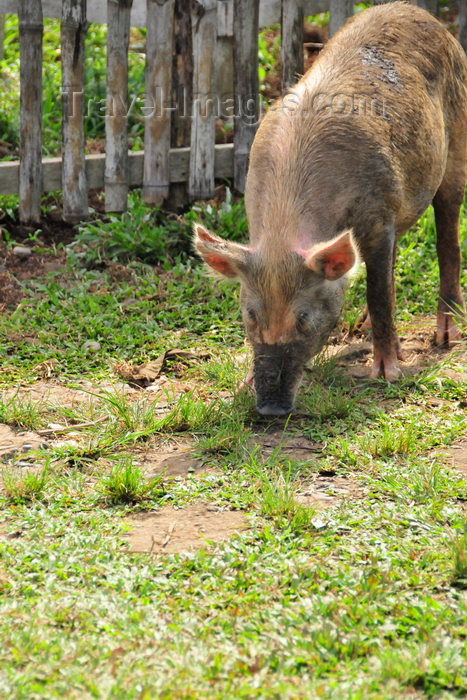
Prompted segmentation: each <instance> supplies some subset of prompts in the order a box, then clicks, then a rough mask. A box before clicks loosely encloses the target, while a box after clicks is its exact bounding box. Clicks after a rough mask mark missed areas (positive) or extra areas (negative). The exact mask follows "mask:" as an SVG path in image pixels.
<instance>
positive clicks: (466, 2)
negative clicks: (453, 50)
mask: <svg viewBox="0 0 467 700" xmlns="http://www.w3.org/2000/svg"><path fill="white" fill-rule="evenodd" d="M459 42H460V44H461V46H463V48H464V51H465V53H467V0H459Z"/></svg>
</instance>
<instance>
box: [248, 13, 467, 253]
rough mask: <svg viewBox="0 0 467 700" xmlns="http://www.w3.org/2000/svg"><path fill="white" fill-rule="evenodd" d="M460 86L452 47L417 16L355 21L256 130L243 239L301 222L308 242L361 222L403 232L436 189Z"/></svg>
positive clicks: (459, 105) (460, 60)
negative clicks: (389, 221)
mask: <svg viewBox="0 0 467 700" xmlns="http://www.w3.org/2000/svg"><path fill="white" fill-rule="evenodd" d="M466 78H467V60H466V58H465V55H464V52H463V51H462V49H461V47H460V46H459V45H458V44H457V42H456V41H455V39H454V38H453V37H451V36H450V35H449V34H448V32H447V31H446V30H445V29H444V28H443V27H442V26H441V24H440V23H439V22H438V21H437V20H436V19H434V18H433V17H431V16H430V15H429V14H428V13H427V12H425V11H423V10H421V9H420V8H417V7H414V6H409V5H406V4H405V3H398V2H396V3H390V4H388V5H383V6H379V7H375V8H372V9H371V10H367V11H365V12H363V13H362V14H361V15H357V16H356V17H354V18H353V20H352V21H350V22H348V23H347V24H346V26H345V27H344V28H343V29H341V30H340V31H339V32H338V33H337V34H336V35H335V37H334V38H333V39H332V40H331V41H330V42H329V43H328V45H327V46H326V48H325V49H324V50H323V52H322V54H321V55H320V57H319V59H318V60H317V61H316V63H315V65H314V66H313V68H312V69H311V70H310V71H308V73H306V74H305V76H304V77H303V78H302V79H301V80H300V81H299V82H298V83H297V85H296V86H295V87H294V88H293V89H292V91H291V96H290V98H289V103H288V104H287V101H286V102H285V104H283V103H280V104H278V105H276V107H275V109H273V110H271V111H270V112H269V113H268V114H267V115H266V117H265V119H264V120H263V122H262V123H261V125H260V128H259V130H258V134H257V137H256V139H255V143H254V146H253V149H252V154H251V161H250V172H249V176H248V183H247V192H246V202H247V211H248V216H249V220H250V229H251V232H252V238H253V239H254V238H255V236H268V235H271V236H274V237H275V239H276V241H277V240H280V239H281V236H283V237H285V236H287V235H288V234H287V230H286V228H287V227H284V226H283V225H282V224H281V223H277V222H282V221H284V219H287V220H288V221H290V222H292V224H295V225H296V226H298V227H300V225H301V224H300V222H301V221H303V220H304V219H308V220H309V221H312V222H313V225H314V226H315V229H316V230H314V231H312V232H311V235H312V236H313V237H318V238H328V237H330V236H332V235H334V233H335V231H336V230H338V229H339V228H341V227H342V226H347V225H349V226H354V227H357V228H358V226H360V225H361V221H362V218H364V219H365V220H366V221H367V222H368V224H367V225H368V226H369V227H371V225H372V222H373V219H375V218H377V217H380V216H381V211H382V210H384V211H386V212H387V215H388V217H390V216H392V217H393V218H394V219H396V228H397V229H398V230H404V229H405V228H407V227H408V226H409V225H410V224H411V223H412V222H413V221H414V220H416V218H417V217H418V216H419V215H420V213H421V212H422V211H423V210H424V209H425V208H426V206H427V205H428V204H429V203H430V201H431V198H432V197H433V195H434V193H435V192H436V189H437V187H438V186H439V183H440V181H441V179H442V176H443V172H444V167H445V161H446V151H447V146H448V140H449V136H450V133H451V130H454V128H458V125H459V123H461V122H462V121H463V122H464V124H465V121H466V116H467V115H466V104H467V96H466ZM456 125H457V126H456ZM271 222H272V223H271ZM362 235H364V232H363V233H362Z"/></svg>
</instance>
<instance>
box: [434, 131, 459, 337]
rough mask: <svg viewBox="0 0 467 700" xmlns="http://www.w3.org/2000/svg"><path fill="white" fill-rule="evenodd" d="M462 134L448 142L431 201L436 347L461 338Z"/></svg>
mask: <svg viewBox="0 0 467 700" xmlns="http://www.w3.org/2000/svg"><path fill="white" fill-rule="evenodd" d="M463 131H465V132H466V133H465V134H462V136H461V138H460V139H457V141H456V143H455V145H454V146H453V145H452V141H451V144H450V150H449V153H448V159H447V164H446V170H445V173H444V178H443V181H442V182H441V185H440V186H439V188H438V191H437V192H436V194H435V197H434V199H433V207H434V210H435V221H436V249H437V253H438V263H439V276H440V291H439V301H438V315H437V329H436V342H437V343H438V345H449V343H450V342H452V341H455V340H459V339H460V337H461V332H460V330H459V328H458V327H457V325H456V324H455V322H454V317H455V316H458V317H459V316H462V315H463V310H464V300H463V298H462V291H461V287H460V270H461V250H460V243H459V213H460V208H461V205H462V201H463V198H464V189H465V176H466V169H465V161H466V157H467V131H466V130H465V128H464V129H463ZM459 142H460V143H459Z"/></svg>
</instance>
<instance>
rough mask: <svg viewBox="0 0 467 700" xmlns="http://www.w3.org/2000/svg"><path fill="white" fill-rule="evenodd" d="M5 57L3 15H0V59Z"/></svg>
mask: <svg viewBox="0 0 467 700" xmlns="http://www.w3.org/2000/svg"><path fill="white" fill-rule="evenodd" d="M4 58H5V15H0V61H3V59H4Z"/></svg>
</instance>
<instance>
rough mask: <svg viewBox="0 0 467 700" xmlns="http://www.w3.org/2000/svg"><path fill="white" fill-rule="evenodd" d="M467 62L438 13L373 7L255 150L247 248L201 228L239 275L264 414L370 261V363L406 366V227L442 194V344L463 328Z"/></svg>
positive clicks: (272, 409) (220, 266) (289, 386)
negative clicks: (397, 281)
mask: <svg viewBox="0 0 467 700" xmlns="http://www.w3.org/2000/svg"><path fill="white" fill-rule="evenodd" d="M466 82H467V60H466V56H465V54H464V52H463V50H462V49H461V47H460V45H459V44H458V43H457V42H456V40H455V39H454V38H453V37H452V36H451V35H450V34H449V33H448V32H447V31H446V30H445V29H444V28H443V27H442V25H441V24H440V23H439V22H438V21H437V20H436V19H435V18H434V17H432V16H431V15H429V14H428V13H427V12H425V11H424V10H422V9H420V8H418V7H414V6H410V5H407V4H405V3H402V2H393V3H389V4H387V5H382V6H379V7H373V8H371V9H368V10H365V11H364V12H361V13H360V14H358V15H357V16H356V17H354V18H353V19H352V20H351V21H349V22H348V23H347V24H346V25H345V27H343V29H341V30H340V31H339V32H338V33H337V34H336V35H335V36H334V38H333V39H332V40H331V41H330V42H329V43H328V44H327V46H326V48H325V49H324V51H323V52H322V54H321V55H320V57H319V59H318V60H317V61H316V63H315V64H314V66H313V67H312V69H311V70H310V71H308V73H306V74H305V75H304V77H303V78H302V79H301V80H300V81H299V82H298V83H297V85H296V86H295V87H294V88H293V89H292V90H291V91H290V93H289V94H288V95H286V96H285V97H284V98H283V99H282V100H281V101H280V102H279V103H278V104H276V105H275V106H273V107H271V109H270V110H269V112H268V113H267V115H266V116H265V118H264V119H263V121H262V122H261V125H260V127H259V129H258V132H257V134H256V138H255V141H254V143H253V147H252V150H251V156H250V166H249V171H248V178H247V183H246V192H245V204H246V210H247V216H248V224H249V230H250V242H249V244H248V245H238V244H235V243H231V242H228V241H225V240H223V239H221V238H218V237H217V236H215V235H213V234H212V233H210V232H209V231H207V230H206V229H205V228H204V227H203V226H200V225H197V226H195V247H196V250H197V252H198V253H199V255H200V256H201V257H202V258H203V260H204V261H205V263H206V264H207V265H208V266H210V267H211V268H213V269H214V270H215V271H217V272H218V273H221V274H222V275H225V276H226V277H230V278H235V279H238V280H240V283H241V305H242V313H243V320H244V323H245V327H246V332H247V334H248V338H249V340H250V342H251V344H252V346H253V350H254V364H253V377H254V386H255V391H256V404H257V410H258V411H259V412H260V413H261V414H264V415H284V414H287V413H289V412H290V411H291V410H292V408H293V404H294V398H295V394H296V391H297V387H298V384H299V382H300V378H301V375H302V371H303V368H304V366H305V363H306V362H307V360H308V359H309V358H310V357H311V356H313V355H315V354H316V353H317V352H319V350H320V349H321V348H322V347H323V345H324V344H325V343H326V340H327V338H328V336H329V333H330V331H331V330H332V329H333V327H334V326H335V324H336V323H337V320H338V318H339V314H340V312H341V309H342V304H343V299H344V292H345V286H346V277H347V273H348V272H349V271H350V270H351V268H352V267H353V266H354V265H355V263H356V261H357V258H358V257H360V258H361V259H362V260H363V261H364V263H365V265H366V274H367V303H368V310H369V314H370V318H371V324H372V328H373V346H374V363H373V369H372V375H373V376H374V377H385V378H386V379H387V380H389V381H392V380H394V379H396V377H397V376H398V375H399V372H400V370H399V367H398V357H399V356H400V351H399V342H398V337H397V333H396V329H395V326H394V319H393V306H394V257H395V243H396V240H397V237H398V236H399V235H400V234H402V233H403V232H404V231H406V230H407V229H408V228H409V227H410V226H411V225H412V224H414V223H415V222H416V221H417V219H418V218H419V216H420V215H421V214H422V213H423V212H424V211H425V209H426V208H427V207H428V205H429V204H430V203H431V202H433V205H434V210H435V217H436V228H437V252H438V260H439V267H440V295H439V304H438V320H437V334H436V337H437V341H438V343H440V344H444V343H448V342H449V341H450V340H452V339H455V338H457V337H458V335H459V332H458V329H457V326H456V325H455V323H454V321H453V318H452V314H453V312H454V311H456V310H457V312H459V311H460V310H461V309H462V308H463V298H462V292H461V289H460V283H459V278H460V264H461V255H460V245H459V210H460V206H461V203H462V199H463V195H464V188H465V175H466V167H465V166H466V158H467V87H466Z"/></svg>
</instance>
